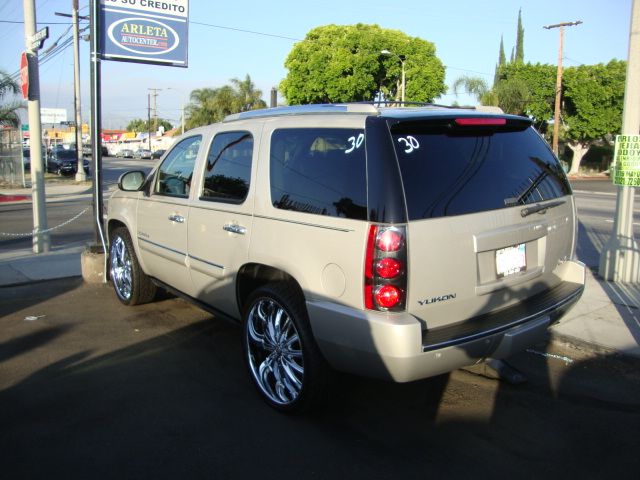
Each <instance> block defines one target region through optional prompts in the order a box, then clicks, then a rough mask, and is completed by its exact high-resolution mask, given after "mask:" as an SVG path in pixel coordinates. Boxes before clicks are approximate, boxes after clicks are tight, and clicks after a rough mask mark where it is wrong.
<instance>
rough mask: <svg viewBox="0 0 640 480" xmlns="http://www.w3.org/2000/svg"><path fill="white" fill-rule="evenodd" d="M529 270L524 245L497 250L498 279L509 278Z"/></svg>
mask: <svg viewBox="0 0 640 480" xmlns="http://www.w3.org/2000/svg"><path fill="white" fill-rule="evenodd" d="M526 269H527V251H526V249H525V245H524V243H521V244H520V245H514V246H513V247H507V248H501V249H500V250H496V270H497V273H498V278H502V277H507V276H509V275H513V274H515V273H518V272H523V271H524V270H526Z"/></svg>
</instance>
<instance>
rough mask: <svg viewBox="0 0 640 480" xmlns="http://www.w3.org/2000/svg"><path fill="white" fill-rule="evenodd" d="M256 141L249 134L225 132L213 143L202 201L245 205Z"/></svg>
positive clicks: (208, 159)
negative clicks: (254, 142) (243, 203)
mask: <svg viewBox="0 0 640 480" xmlns="http://www.w3.org/2000/svg"><path fill="white" fill-rule="evenodd" d="M252 158H253V137H252V136H251V134H250V133H249V132H224V133H219V134H218V135H216V136H215V137H214V139H213V142H212V143H211V148H210V149H209V155H208V156H207V163H206V165H205V172H204V182H203V186H202V195H201V196H200V199H201V200H213V201H217V202H230V203H242V202H243V201H244V199H245V198H247V193H249V183H250V181H251V160H252Z"/></svg>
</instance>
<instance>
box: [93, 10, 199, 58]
mask: <svg viewBox="0 0 640 480" xmlns="http://www.w3.org/2000/svg"><path fill="white" fill-rule="evenodd" d="M100 25H101V27H100V33H101V39H100V57H101V58H103V59H105V60H120V61H125V62H138V63H153V64H157V65H169V66H174V67H186V66H187V53H188V48H187V46H188V33H189V0H162V1H155V0H100Z"/></svg>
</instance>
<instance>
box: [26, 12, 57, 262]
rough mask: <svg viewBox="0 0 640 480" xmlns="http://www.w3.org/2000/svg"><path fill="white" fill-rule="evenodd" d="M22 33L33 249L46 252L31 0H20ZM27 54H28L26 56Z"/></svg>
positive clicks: (37, 80)
mask: <svg viewBox="0 0 640 480" xmlns="http://www.w3.org/2000/svg"><path fill="white" fill-rule="evenodd" d="M23 7H24V36H25V46H26V55H25V57H27V59H28V60H27V63H28V66H27V68H28V78H27V80H28V87H27V88H26V89H25V90H27V92H26V93H27V98H28V111H29V148H30V150H31V199H32V204H33V252H34V253H44V252H48V251H49V249H50V247H51V241H50V237H49V232H48V231H47V230H48V228H47V208H46V204H45V191H44V158H43V157H42V124H41V123H40V78H39V75H38V48H39V47H40V41H38V42H37V44H36V45H34V42H33V37H34V35H35V34H36V10H35V0H23ZM29 57H30V58H29Z"/></svg>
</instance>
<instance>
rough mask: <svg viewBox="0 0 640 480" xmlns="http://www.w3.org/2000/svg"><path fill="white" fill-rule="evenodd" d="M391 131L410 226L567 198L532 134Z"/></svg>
mask: <svg viewBox="0 0 640 480" xmlns="http://www.w3.org/2000/svg"><path fill="white" fill-rule="evenodd" d="M435 130H436V129H434V131H432V132H429V131H428V129H424V128H421V129H419V130H415V131H412V130H411V129H410V128H407V127H405V128H403V129H402V131H401V132H399V131H395V132H392V133H393V139H394V143H395V147H396V152H397V155H398V160H399V162H400V170H401V174H402V181H403V184H404V189H405V195H406V199H407V209H408V213H409V219H410V220H416V219H421V218H433V217H443V216H450V215H462V214H466V213H474V212H480V211H485V210H494V209H498V208H505V207H510V206H514V205H524V204H528V203H533V202H539V201H542V200H549V199H553V198H557V197H560V196H563V195H566V194H568V193H570V187H569V184H568V183H567V180H566V177H565V175H564V172H563V171H562V168H561V166H560V164H559V163H558V161H557V160H556V159H555V157H554V156H553V154H552V153H551V151H550V150H549V148H548V147H547V145H546V144H545V143H544V141H543V140H542V139H541V138H540V137H539V136H538V135H537V134H536V133H535V131H534V130H533V129H531V128H528V129H526V130H524V131H515V132H514V131H511V132H494V133H485V134H479V135H457V134H451V133H447V132H444V131H435Z"/></svg>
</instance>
